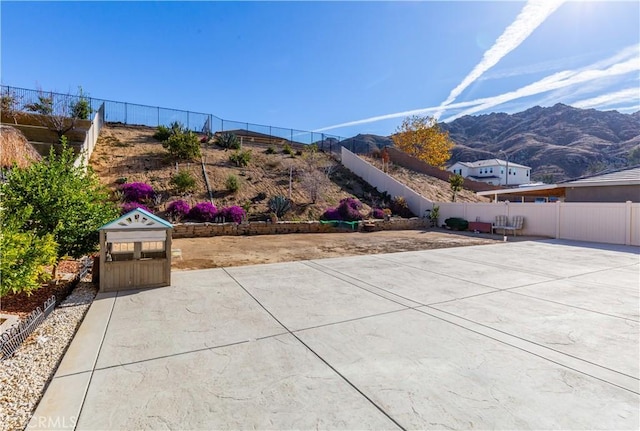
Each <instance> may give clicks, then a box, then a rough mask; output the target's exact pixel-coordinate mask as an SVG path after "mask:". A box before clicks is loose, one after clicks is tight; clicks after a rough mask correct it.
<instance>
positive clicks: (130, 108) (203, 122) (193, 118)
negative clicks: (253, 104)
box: [1, 85, 354, 151]
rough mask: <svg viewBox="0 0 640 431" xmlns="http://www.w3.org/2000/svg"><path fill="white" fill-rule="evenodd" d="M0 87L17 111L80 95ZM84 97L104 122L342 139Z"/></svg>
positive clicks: (274, 138) (324, 142) (322, 143)
mask: <svg viewBox="0 0 640 431" xmlns="http://www.w3.org/2000/svg"><path fill="white" fill-rule="evenodd" d="M1 88H2V95H3V96H5V95H11V96H12V97H13V98H14V99H15V100H16V109H18V110H25V109H26V108H25V105H28V104H34V103H38V102H40V101H41V98H42V97H45V98H48V97H50V98H53V100H54V101H55V103H60V104H61V105H65V104H66V105H69V106H70V104H73V103H76V102H77V101H78V100H80V98H81V96H78V95H72V94H62V93H55V92H50V91H40V90H33V89H27V88H19V87H10V86H7V85H2V86H1ZM84 99H85V100H87V101H88V102H89V106H90V107H91V110H92V113H93V112H97V110H98V109H99V108H100V106H102V104H104V120H105V122H107V123H122V124H127V125H141V126H149V127H157V126H160V125H163V126H167V127H168V126H170V125H171V123H173V122H176V121H177V122H179V123H182V125H184V126H185V127H187V128H188V129H189V130H192V131H194V132H198V133H216V132H228V131H234V132H244V133H243V139H245V137H246V138H248V139H250V138H251V137H253V139H254V141H260V140H262V141H264V142H270V143H274V144H278V143H281V144H283V143H284V142H286V141H290V142H293V143H299V144H304V145H309V144H316V145H318V147H319V148H321V149H323V150H324V149H325V148H327V147H328V148H330V151H336V149H337V148H338V147H339V144H338V142H339V141H341V140H342V138H341V137H340V136H337V135H328V134H324V133H316V132H309V131H304V130H295V129H287V128H282V127H275V126H267V125H261V124H252V123H247V122H241V121H231V120H225V119H223V118H220V117H218V116H216V115H213V114H206V113H202V112H192V111H184V110H179V109H169V108H162V107H159V106H148V105H139V104H135V103H128V102H117V101H114V100H105V99H98V98H94V97H88V96H84ZM353 147H354V146H353V145H351V149H353Z"/></svg>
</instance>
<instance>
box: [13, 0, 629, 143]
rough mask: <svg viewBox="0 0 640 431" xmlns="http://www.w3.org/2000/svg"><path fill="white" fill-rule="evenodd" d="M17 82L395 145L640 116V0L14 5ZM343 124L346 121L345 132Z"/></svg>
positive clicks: (21, 3) (18, 84)
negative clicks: (393, 139) (508, 116)
mask: <svg viewBox="0 0 640 431" xmlns="http://www.w3.org/2000/svg"><path fill="white" fill-rule="evenodd" d="M0 7H1V10H0V12H1V23H2V28H1V39H0V41H1V50H2V51H1V60H2V64H1V69H0V71H1V80H2V83H3V84H5V85H11V86H17V87H26V88H35V87H36V86H40V87H41V88H42V89H45V90H54V91H61V92H67V91H71V92H75V91H76V89H77V87H78V86H79V85H81V86H82V87H83V88H84V89H85V91H86V92H88V93H89V94H90V95H91V96H92V97H96V98H104V99H110V100H118V101H127V102H131V103H139V104H147V105H153V106H163V107H169V108H178V109H185V110H191V111H197V112H205V113H212V114H215V115H217V116H219V117H222V118H224V119H228V120H238V121H243V122H250V123H257V124H265V125H273V126H281V127H287V128H289V127H291V128H296V129H301V130H319V131H325V132H326V133H330V134H335V135H339V136H343V137H348V136H353V135H355V134H357V133H375V134H381V135H388V134H390V133H392V132H393V131H394V130H395V129H396V127H397V126H398V125H399V124H400V123H401V121H402V118H403V117H404V116H406V115H408V114H412V113H419V114H422V115H433V116H436V117H437V118H438V119H439V120H440V121H451V120H453V119H455V118H457V117H459V116H461V115H466V114H470V115H476V114H482V113H490V112H510V113H512V112H518V111H522V110H525V109H527V108H529V107H532V106H535V105H542V106H552V105H554V104H555V103H558V102H562V103H566V104H570V105H574V106H579V107H584V108H596V109H603V110H608V109H617V110H619V111H620V112H625V113H630V112H635V111H637V110H639V109H640V82H639V78H640V20H639V17H640V2H637V1H623V2H613V1H602V2H592V1H564V2H563V1H555V0H544V1H543V2H534V1H531V2H506V1H500V2H458V1H447V2H445V1H440V2H438V1H427V2H44V3H43V2H8V1H2V2H1V4H0ZM340 125H343V126H340Z"/></svg>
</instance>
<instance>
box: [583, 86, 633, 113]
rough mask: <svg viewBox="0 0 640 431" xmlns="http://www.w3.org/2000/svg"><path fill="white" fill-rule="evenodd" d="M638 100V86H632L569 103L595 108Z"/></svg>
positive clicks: (585, 107) (584, 107)
mask: <svg viewBox="0 0 640 431" xmlns="http://www.w3.org/2000/svg"><path fill="white" fill-rule="evenodd" d="M639 101H640V88H638V87H632V88H625V89H624V90H620V91H614V92H613V93H608V94H602V95H600V96H596V97H592V98H590V99H583V100H579V101H577V102H573V103H571V106H575V107H576V108H582V109H588V108H595V107H598V106H611V105H619V104H621V103H625V102H635V103H638V102H639Z"/></svg>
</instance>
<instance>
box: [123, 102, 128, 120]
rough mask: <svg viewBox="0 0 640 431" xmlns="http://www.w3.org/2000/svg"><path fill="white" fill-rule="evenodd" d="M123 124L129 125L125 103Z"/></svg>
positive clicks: (125, 104) (125, 103)
mask: <svg viewBox="0 0 640 431" xmlns="http://www.w3.org/2000/svg"><path fill="white" fill-rule="evenodd" d="M124 124H129V123H127V102H124Z"/></svg>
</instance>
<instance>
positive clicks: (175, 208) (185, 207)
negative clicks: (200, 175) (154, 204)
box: [167, 200, 191, 220]
mask: <svg viewBox="0 0 640 431" xmlns="http://www.w3.org/2000/svg"><path fill="white" fill-rule="evenodd" d="M189 211H191V207H190V206H189V204H188V203H187V202H185V201H183V200H177V201H173V202H171V203H170V204H169V205H168V206H167V215H168V216H169V217H171V218H172V219H173V220H182V219H183V218H185V217H186V216H187V215H189Z"/></svg>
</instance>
